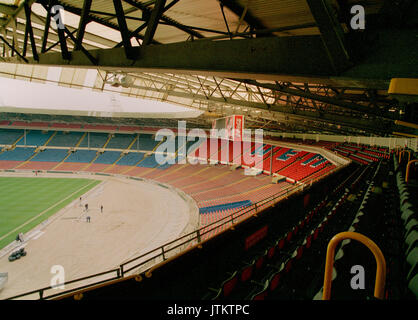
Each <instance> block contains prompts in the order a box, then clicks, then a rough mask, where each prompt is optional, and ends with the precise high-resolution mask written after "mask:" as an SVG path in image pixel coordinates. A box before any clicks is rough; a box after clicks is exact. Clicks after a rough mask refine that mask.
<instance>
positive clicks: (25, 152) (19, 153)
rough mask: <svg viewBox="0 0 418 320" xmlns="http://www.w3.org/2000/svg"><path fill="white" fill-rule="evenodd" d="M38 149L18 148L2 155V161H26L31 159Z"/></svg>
mask: <svg viewBox="0 0 418 320" xmlns="http://www.w3.org/2000/svg"><path fill="white" fill-rule="evenodd" d="M35 149H36V148H16V149H14V150H11V151H5V152H3V153H0V160H7V161H26V160H27V159H29V158H30V157H31V156H32V155H33V153H34V152H35Z"/></svg>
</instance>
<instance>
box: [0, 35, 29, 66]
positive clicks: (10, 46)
mask: <svg viewBox="0 0 418 320" xmlns="http://www.w3.org/2000/svg"><path fill="white" fill-rule="evenodd" d="M0 40H1V41H3V43H4V44H5V45H6V46H8V47H9V48H10V49H11V50H12V51H13V52H14V53H16V54H17V55H18V56H19V57H20V58H21V59H22V60H23V61H25V62H28V60H27V59H26V58H25V57H24V56H22V55H21V54H20V53H19V51H17V50H16V49H15V48H14V46H12V45H11V44H10V43H9V42H8V41H7V40H6V39H5V38H3V36H2V35H0Z"/></svg>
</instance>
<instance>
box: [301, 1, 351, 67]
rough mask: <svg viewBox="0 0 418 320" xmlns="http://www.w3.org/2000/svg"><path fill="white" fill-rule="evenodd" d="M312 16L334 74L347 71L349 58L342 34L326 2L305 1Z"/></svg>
mask: <svg viewBox="0 0 418 320" xmlns="http://www.w3.org/2000/svg"><path fill="white" fill-rule="evenodd" d="M306 1H307V3H308V5H309V8H310V10H311V13H312V15H313V16H314V19H315V21H316V23H317V25H318V28H319V31H320V32H321V37H322V40H323V41H324V46H325V48H326V51H327V55H328V57H329V59H330V61H331V63H332V65H333V68H334V70H335V72H337V73H339V72H341V71H343V70H345V69H347V68H348V67H349V66H350V65H351V63H350V57H349V54H348V51H347V49H346V46H347V44H346V42H345V39H344V32H343V30H342V28H341V25H340V23H339V21H338V20H336V19H334V15H333V12H332V9H331V7H330V6H329V4H328V2H327V0H306Z"/></svg>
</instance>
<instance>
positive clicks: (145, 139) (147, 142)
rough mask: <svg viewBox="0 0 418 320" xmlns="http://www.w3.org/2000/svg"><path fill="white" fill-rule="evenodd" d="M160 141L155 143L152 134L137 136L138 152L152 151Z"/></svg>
mask: <svg viewBox="0 0 418 320" xmlns="http://www.w3.org/2000/svg"><path fill="white" fill-rule="evenodd" d="M159 142H160V141H156V140H155V139H154V138H153V136H152V134H143V133H141V134H140V135H139V150H144V151H152V150H153V149H154V148H155V147H156V146H157V144H158V143H159Z"/></svg>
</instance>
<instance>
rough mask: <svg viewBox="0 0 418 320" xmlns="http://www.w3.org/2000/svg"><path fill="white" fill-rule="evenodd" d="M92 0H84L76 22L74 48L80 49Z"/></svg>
mask: <svg viewBox="0 0 418 320" xmlns="http://www.w3.org/2000/svg"><path fill="white" fill-rule="evenodd" d="M91 2H92V0H84V3H83V9H82V10H81V16H80V22H79V24H78V31H77V37H76V38H77V42H76V45H75V50H81V45H82V43H83V38H84V33H85V31H86V25H87V23H89V22H90V21H89V12H90V8H91Z"/></svg>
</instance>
